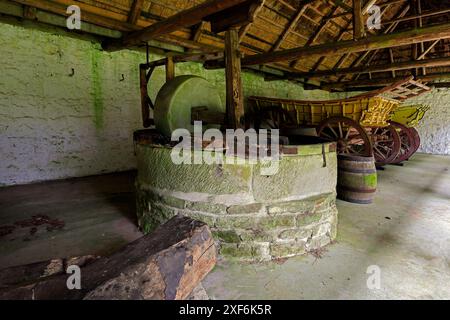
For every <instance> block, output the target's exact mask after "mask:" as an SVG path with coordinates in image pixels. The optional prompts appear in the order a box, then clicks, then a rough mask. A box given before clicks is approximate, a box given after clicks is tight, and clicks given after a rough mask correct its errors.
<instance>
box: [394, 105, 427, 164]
mask: <svg viewBox="0 0 450 320" xmlns="http://www.w3.org/2000/svg"><path fill="white" fill-rule="evenodd" d="M429 109H430V107H429V106H426V105H407V106H400V107H398V108H396V109H395V110H394V112H393V114H392V117H391V125H393V126H394V127H396V129H397V132H398V133H399V135H400V140H401V148H400V152H399V154H398V155H397V157H396V158H395V159H394V160H393V162H392V163H401V162H403V161H405V160H408V159H409V158H411V156H412V155H414V153H416V152H417V150H418V149H419V147H420V136H419V133H418V132H417V130H416V129H415V128H414V127H417V126H418V125H419V122H420V121H421V120H422V119H423V117H424V116H425V114H426V112H427V111H428V110H429Z"/></svg>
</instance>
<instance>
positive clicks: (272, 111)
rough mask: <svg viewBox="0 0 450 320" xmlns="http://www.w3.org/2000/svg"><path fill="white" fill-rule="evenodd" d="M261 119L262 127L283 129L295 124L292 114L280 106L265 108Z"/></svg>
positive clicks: (260, 116)
mask: <svg viewBox="0 0 450 320" xmlns="http://www.w3.org/2000/svg"><path fill="white" fill-rule="evenodd" d="M258 117H259V118H260V119H262V120H261V121H260V128H261V129H282V128H284V127H290V126H293V125H295V123H294V120H293V119H292V117H291V115H290V114H289V113H288V112H287V111H286V110H284V109H281V108H279V107H271V108H265V110H264V111H263V112H262V114H261V115H259V116H258Z"/></svg>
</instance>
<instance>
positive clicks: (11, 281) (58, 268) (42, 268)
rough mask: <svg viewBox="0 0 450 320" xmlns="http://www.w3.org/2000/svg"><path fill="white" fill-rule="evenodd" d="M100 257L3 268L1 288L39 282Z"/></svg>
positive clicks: (57, 260) (76, 258) (0, 279)
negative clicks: (70, 267)
mask: <svg viewBox="0 0 450 320" xmlns="http://www.w3.org/2000/svg"><path fill="white" fill-rule="evenodd" d="M99 258H100V257H97V256H93V255H90V256H82V257H73V258H69V259H53V260H49V261H42V262H36V263H31V264H27V265H23V266H15V267H9V268H6V269H2V270H1V272H0V289H6V288H8V287H12V286H15V285H18V284H23V283H33V282H37V281H39V279H41V278H46V277H50V276H54V275H61V274H63V273H65V270H66V269H67V267H69V266H71V265H77V266H79V267H84V266H86V265H88V264H89V263H92V262H93V261H95V260H97V259H99Z"/></svg>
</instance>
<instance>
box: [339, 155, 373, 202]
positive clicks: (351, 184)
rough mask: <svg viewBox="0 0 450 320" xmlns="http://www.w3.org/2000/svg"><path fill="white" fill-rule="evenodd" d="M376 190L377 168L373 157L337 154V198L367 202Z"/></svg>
mask: <svg viewBox="0 0 450 320" xmlns="http://www.w3.org/2000/svg"><path fill="white" fill-rule="evenodd" d="M376 191H377V169H376V166H375V159H374V158H373V157H360V156H351V155H338V186H337V193H338V198H339V199H341V200H344V201H348V202H352V203H359V204H369V203H372V202H373V199H374V197H375V193H376Z"/></svg>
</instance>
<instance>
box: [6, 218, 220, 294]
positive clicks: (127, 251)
mask: <svg viewBox="0 0 450 320" xmlns="http://www.w3.org/2000/svg"><path fill="white" fill-rule="evenodd" d="M216 259H217V257H216V248H215V245H214V239H213V238H212V235H211V231H210V230H209V228H208V226H207V225H206V224H204V223H202V222H199V221H194V220H192V219H190V218H187V217H181V216H176V217H174V218H172V219H171V220H169V221H168V222H167V223H165V224H163V225H161V226H160V227H159V228H157V229H156V230H155V231H154V232H153V233H151V234H149V235H147V236H144V237H142V238H140V239H138V240H136V241H135V242H133V243H131V244H129V245H127V246H126V247H124V248H123V249H122V250H120V251H118V252H117V253H115V254H113V255H112V256H110V257H104V258H99V259H97V260H95V261H94V262H92V263H89V264H87V265H86V266H84V267H80V270H81V289H80V290H69V289H68V288H67V280H68V277H69V275H67V274H62V275H56V276H50V277H46V278H38V279H36V280H35V281H34V282H25V283H18V284H15V285H12V286H7V287H6V288H2V289H1V290H0V300H8V299H11V300H16V299H18V300H49V299H58V300H78V299H88V300H89V299H107V300H112V299H114V300H130V299H134V300H182V299H186V298H187V297H188V296H189V294H190V293H191V292H192V291H193V289H194V288H195V287H196V286H197V285H198V284H199V283H200V281H201V280H202V279H203V278H204V277H205V276H206V275H207V274H208V273H209V272H210V271H211V270H212V268H213V267H214V266H215V264H216Z"/></svg>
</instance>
